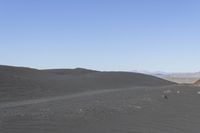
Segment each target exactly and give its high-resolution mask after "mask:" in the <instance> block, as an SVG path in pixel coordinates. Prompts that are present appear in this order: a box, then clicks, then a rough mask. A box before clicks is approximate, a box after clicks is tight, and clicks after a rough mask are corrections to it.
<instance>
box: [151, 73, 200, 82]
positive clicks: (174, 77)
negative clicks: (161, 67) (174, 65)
mask: <svg viewBox="0 0 200 133" xmlns="http://www.w3.org/2000/svg"><path fill="white" fill-rule="evenodd" d="M150 75H153V76H156V77H159V78H163V79H166V80H169V81H173V82H177V83H186V84H191V83H195V82H196V81H197V80H199V79H200V72H195V73H151V74H150Z"/></svg>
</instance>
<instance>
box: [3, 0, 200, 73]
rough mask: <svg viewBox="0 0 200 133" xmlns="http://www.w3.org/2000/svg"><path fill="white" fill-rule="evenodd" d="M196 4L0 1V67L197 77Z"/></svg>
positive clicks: (199, 8) (199, 25) (199, 31)
mask: <svg viewBox="0 0 200 133" xmlns="http://www.w3.org/2000/svg"><path fill="white" fill-rule="evenodd" d="M199 14H200V1H198V0H0V64H2V65H15V66H27V67H34V68H75V67H84V68H91V69H98V70H120V71H121V70H124V71H132V70H147V71H166V72H194V71H200V62H199V57H200V39H199V37H200V17H199Z"/></svg>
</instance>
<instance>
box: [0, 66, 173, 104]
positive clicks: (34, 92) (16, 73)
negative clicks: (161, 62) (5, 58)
mask: <svg viewBox="0 0 200 133" xmlns="http://www.w3.org/2000/svg"><path fill="white" fill-rule="evenodd" d="M0 75H1V76H0V101H10V100H23V99H34V98H40V97H51V96H57V95H64V94H72V93H77V92H84V91H89V90H100V89H117V88H124V87H126V88H127V87H134V86H163V85H171V84H174V83H172V82H169V81H166V80H163V79H159V78H156V77H153V76H149V75H144V74H139V73H129V72H100V71H93V70H87V69H81V68H78V69H52V70H37V69H32V68H24V67H11V66H0Z"/></svg>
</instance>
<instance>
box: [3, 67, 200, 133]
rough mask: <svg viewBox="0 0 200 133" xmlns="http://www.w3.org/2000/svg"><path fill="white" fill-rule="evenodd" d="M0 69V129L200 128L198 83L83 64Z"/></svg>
mask: <svg viewBox="0 0 200 133" xmlns="http://www.w3.org/2000/svg"><path fill="white" fill-rule="evenodd" d="M0 74H1V76H0V78H1V80H0V85H1V86H0V89H1V90H0V93H1V102H0V133H199V131H200V126H199V123H200V114H199V112H200V103H199V101H200V87H198V86H193V85H177V84H174V83H172V82H168V81H166V80H162V79H159V78H155V77H152V76H148V75H143V74H138V73H128V72H99V71H92V70H86V69H80V68H78V69H62V70H61V69H59V70H58V69H57V70H36V69H30V68H17V67H8V66H1V67H0ZM164 95H166V96H167V97H168V99H165V98H163V96H164Z"/></svg>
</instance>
